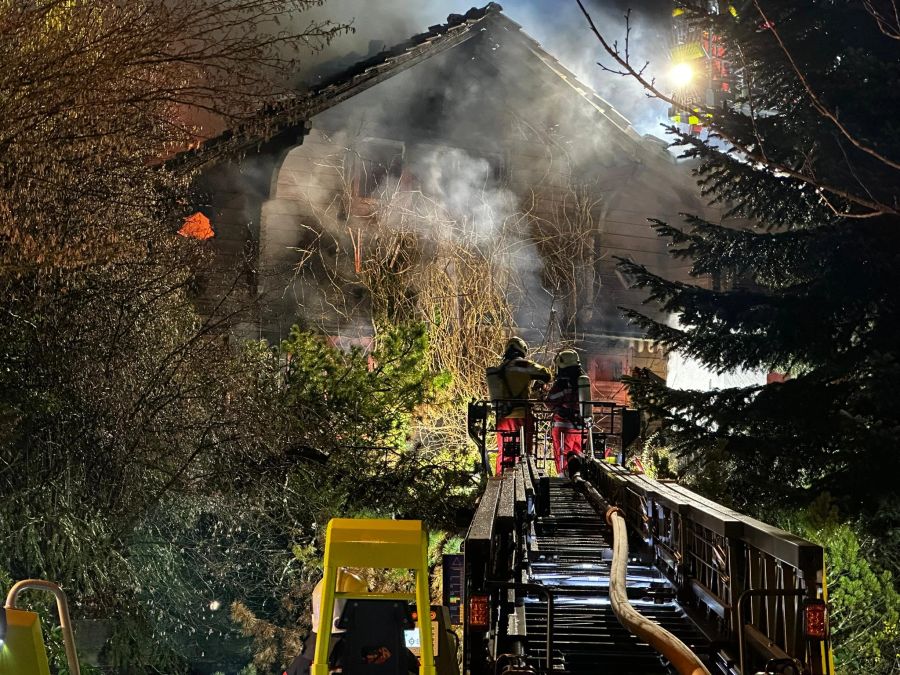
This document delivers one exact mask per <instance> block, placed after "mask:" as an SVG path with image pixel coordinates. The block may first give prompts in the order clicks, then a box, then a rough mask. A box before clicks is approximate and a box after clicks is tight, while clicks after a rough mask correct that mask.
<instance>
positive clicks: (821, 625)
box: [805, 600, 828, 640]
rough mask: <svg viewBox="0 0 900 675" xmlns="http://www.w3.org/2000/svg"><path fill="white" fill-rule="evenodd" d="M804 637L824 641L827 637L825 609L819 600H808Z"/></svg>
mask: <svg viewBox="0 0 900 675" xmlns="http://www.w3.org/2000/svg"><path fill="white" fill-rule="evenodd" d="M805 614H806V637H808V638H811V639H813V640H824V639H825V638H826V637H828V621H827V609H826V608H825V603H824V602H822V601H821V600H810V601H809V602H807V604H806V608H805Z"/></svg>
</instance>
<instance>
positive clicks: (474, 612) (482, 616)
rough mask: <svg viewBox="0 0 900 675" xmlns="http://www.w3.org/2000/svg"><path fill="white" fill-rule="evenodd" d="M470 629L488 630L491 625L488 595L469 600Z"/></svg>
mask: <svg viewBox="0 0 900 675" xmlns="http://www.w3.org/2000/svg"><path fill="white" fill-rule="evenodd" d="M468 619H469V627H470V628H476V629H481V630H487V629H488V628H489V627H490V624H491V604H490V598H488V596H486V595H473V596H472V597H470V598H469V612H468Z"/></svg>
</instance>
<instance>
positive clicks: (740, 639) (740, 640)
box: [737, 588, 806, 673]
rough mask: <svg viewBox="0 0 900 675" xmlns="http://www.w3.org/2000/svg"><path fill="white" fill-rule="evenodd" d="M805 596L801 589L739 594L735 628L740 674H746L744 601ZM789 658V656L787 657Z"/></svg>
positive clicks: (760, 590) (752, 589)
mask: <svg viewBox="0 0 900 675" xmlns="http://www.w3.org/2000/svg"><path fill="white" fill-rule="evenodd" d="M803 595H806V593H805V591H803V589H799V588H795V589H777V590H769V589H763V588H748V589H747V590H746V591H744V592H743V593H741V595H740V597H738V600H737V617H738V621H739V624H740V625H739V626H738V627H737V638H738V664H739V665H740V667H741V673H746V672H747V668H746V660H745V658H744V657H745V655H746V650H745V649H744V632H745V630H746V628H747V625H746V624H745V623H744V612H743V610H744V600H745V599H746V598H750V597H759V598H778V597H789V596H803ZM788 656H790V655H788Z"/></svg>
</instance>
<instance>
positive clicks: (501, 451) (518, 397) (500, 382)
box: [487, 337, 550, 475]
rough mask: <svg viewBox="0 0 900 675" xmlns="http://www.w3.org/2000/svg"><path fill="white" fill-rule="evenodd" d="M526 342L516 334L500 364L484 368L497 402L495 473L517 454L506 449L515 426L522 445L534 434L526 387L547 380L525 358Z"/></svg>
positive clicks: (544, 371)
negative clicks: (523, 430) (523, 431)
mask: <svg viewBox="0 0 900 675" xmlns="http://www.w3.org/2000/svg"><path fill="white" fill-rule="evenodd" d="M527 355H528V344H527V343H526V342H525V340H523V339H522V338H520V337H511V338H510V339H509V340H508V341H507V342H506V349H505V351H504V352H503V360H502V362H501V363H500V365H498V366H495V367H493V368H488V370H487V380H488V390H489V391H490V395H491V399H492V400H494V401H497V402H498V403H497V410H496V414H497V464H496V473H497V474H498V475H499V474H500V473H501V472H502V471H503V467H504V466H511V465H514V464H515V463H516V461H517V455H518V453H514V454H513V453H511V452H509V450H510V447H509V446H511V445H512V444H513V439H516V438H518V432H519V429H521V428H523V427H524V429H525V447H526V448H529V447H531V438H532V436H533V435H534V417H532V415H531V411H530V410H529V409H528V398H529V390H530V388H531V384H532V382H537V383H541V385H543V384H544V383H547V382H549V381H550V371H549V370H547V369H546V368H544V366H541V365H538V364H537V363H535V362H534V361H530V360H528V359H527V358H525V357H526V356H527Z"/></svg>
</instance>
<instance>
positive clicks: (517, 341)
mask: <svg viewBox="0 0 900 675" xmlns="http://www.w3.org/2000/svg"><path fill="white" fill-rule="evenodd" d="M511 349H512V350H515V351H517V352H520V353H521V354H522V356H525V355H527V354H528V343H527V342H525V340H523V339H522V338H520V337H519V336H518V335H514V336H513V337H511V338H509V340H507V341H506V350H505V351H507V352H508V351H509V350H511Z"/></svg>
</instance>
